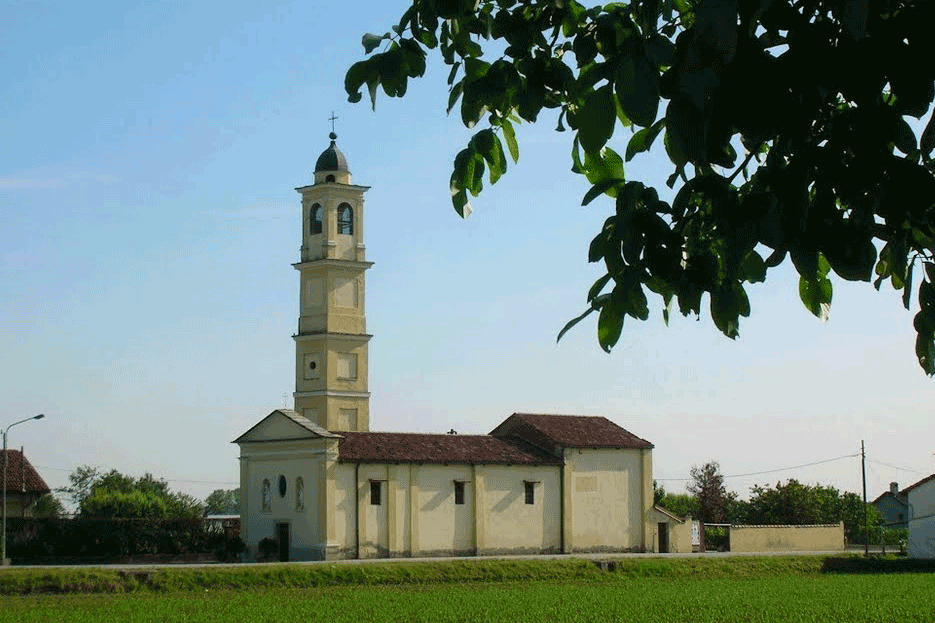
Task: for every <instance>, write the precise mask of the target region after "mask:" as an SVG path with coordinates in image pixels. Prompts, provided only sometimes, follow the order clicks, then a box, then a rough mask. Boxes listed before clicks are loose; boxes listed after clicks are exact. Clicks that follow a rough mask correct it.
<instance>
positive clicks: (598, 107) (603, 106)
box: [575, 84, 617, 153]
mask: <svg viewBox="0 0 935 623" xmlns="http://www.w3.org/2000/svg"><path fill="white" fill-rule="evenodd" d="M575 119H576V120H577V122H578V139H579V140H580V142H581V147H582V148H583V149H584V151H585V153H587V152H592V153H596V152H597V151H599V150H600V149H601V147H603V146H604V145H605V144H606V143H607V141H608V140H609V139H610V137H611V136H612V135H613V133H614V124H615V123H616V119H617V117H616V113H615V112H614V94H613V91H612V89H611V86H610V85H609V84H606V85H604V86H602V87H600V88H599V89H597V90H595V91H592V92H591V93H589V94H588V95H587V96H586V97H585V100H584V105H583V106H582V107H581V109H580V110H579V111H578V112H577V114H576V115H575Z"/></svg>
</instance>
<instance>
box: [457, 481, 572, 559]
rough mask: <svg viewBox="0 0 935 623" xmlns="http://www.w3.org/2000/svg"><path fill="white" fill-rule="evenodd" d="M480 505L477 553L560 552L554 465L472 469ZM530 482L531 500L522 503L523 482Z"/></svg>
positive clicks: (558, 495)
mask: <svg viewBox="0 0 935 623" xmlns="http://www.w3.org/2000/svg"><path fill="white" fill-rule="evenodd" d="M476 471H477V473H478V474H479V475H480V477H479V478H478V479H477V480H478V481H482V484H483V499H484V503H483V504H482V506H481V508H482V511H483V512H481V514H480V517H479V519H478V521H479V522H481V527H480V530H479V532H482V533H483V535H484V538H483V539H480V540H479V542H478V554H497V553H543V552H558V551H560V549H561V538H562V536H561V489H560V487H559V477H560V476H559V468H558V467H557V466H540V467H536V466H528V467H519V466H515V467H508V466H503V465H483V466H478V467H477V469H476ZM526 481H529V482H531V483H533V485H532V486H533V492H534V499H533V503H532V504H526V497H525V494H526V490H525V482H526Z"/></svg>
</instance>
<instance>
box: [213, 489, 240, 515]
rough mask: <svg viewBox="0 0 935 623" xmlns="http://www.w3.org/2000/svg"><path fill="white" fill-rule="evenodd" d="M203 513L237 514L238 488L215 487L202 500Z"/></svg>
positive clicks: (238, 509)
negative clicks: (203, 500)
mask: <svg viewBox="0 0 935 623" xmlns="http://www.w3.org/2000/svg"><path fill="white" fill-rule="evenodd" d="M204 507H205V515H239V514H240V489H215V490H214V491H212V492H211V493H210V494H209V495H208V497H206V498H205V502H204Z"/></svg>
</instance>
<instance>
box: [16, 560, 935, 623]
mask: <svg viewBox="0 0 935 623" xmlns="http://www.w3.org/2000/svg"><path fill="white" fill-rule="evenodd" d="M403 566H407V565H403ZM329 567H330V568H331V569H332V571H331V574H332V581H331V582H330V584H329V583H328V582H321V583H319V584H317V585H315V586H313V587H306V588H301V587H298V586H296V582H297V581H298V579H299V578H300V577H305V578H306V579H309V576H307V575H304V576H303V574H304V573H306V570H307V569H309V568H314V569H327V568H329ZM363 567H367V568H368V569H362V568H363ZM408 567H409V570H408V571H406V572H405V573H402V574H400V573H399V569H400V566H399V565H397V566H395V567H394V566H393V565H373V566H371V565H360V566H353V567H337V568H336V566H331V565H328V566H321V567H318V566H315V567H288V566H287V567H268V568H265V569H262V568H261V569H256V568H254V569H253V570H250V569H246V570H236V571H233V572H232V571H224V570H218V575H219V576H225V575H228V574H230V573H239V574H241V575H240V576H238V577H237V580H236V581H232V580H230V578H229V579H228V580H226V581H223V582H217V581H216V582H214V583H211V582H210V581H209V575H210V573H211V572H210V571H200V572H197V574H196V575H191V572H189V571H186V570H178V573H181V575H182V576H186V575H187V577H185V579H184V580H179V579H176V581H175V582H171V581H168V580H165V579H164V581H163V583H162V584H158V583H154V582H152V580H153V578H151V579H150V582H149V583H139V584H137V585H132V586H129V587H127V586H125V587H123V588H119V589H116V590H118V591H127V590H129V592H107V593H89V594H74V593H66V594H28V595H16V596H6V597H2V598H0V621H17V622H28V621H43V622H46V621H48V622H55V621H69V622H71V621H82V622H84V621H87V622H89V623H96V622H104V621H115V622H117V621H119V622H121V623H123V622H127V621H160V622H164V621H219V622H221V621H223V622H225V623H229V622H232V621H238V622H239V621H251V622H263V621H270V622H272V621H275V622H277V623H286V622H291V621H297V622H298V621H301V622H303V623H304V622H314V621H329V622H333V623H343V622H345V621H348V622H350V621H354V622H360V621H364V622H369V621H374V622H381V621H407V622H408V621H414V622H420V621H425V622H429V621H431V622H436V621H437V622H447V621H511V622H514V621H515V622H526V621H537V622H538V621H555V622H563V621H569V622H571V621H575V622H587V621H627V622H631V621H632V622H635V623H639V622H644V621H645V622H653V623H667V622H675V621H680V622H681V621H686V622H688V621H691V622H701V623H703V622H722V621H723V622H728V621H729V622H734V621H751V622H753V621H763V622H767V621H769V622H772V621H779V622H783V621H790V622H806V621H816V622H818V621H821V622H824V621H832V622H834V621H841V622H851V621H899V622H903V621H935V574H933V573H931V572H920V571H918V570H916V571H913V570H911V569H906V568H904V567H899V566H889V567H887V566H886V565H882V566H881V565H877V566H876V567H872V566H866V565H864V566H861V563H859V562H857V563H854V564H844V565H839V566H838V567H839V568H838V571H840V570H844V571H856V572H844V573H841V572H829V565H828V564H827V561H823V560H822V559H809V558H806V557H797V558H783V559H775V558H774V559H756V558H753V559H746V560H743V561H739V560H737V561H735V560H725V559H721V560H699V559H692V560H687V561H682V560H674V561H669V560H666V561H652V560H640V561H634V562H629V561H628V562H627V563H626V564H625V565H624V566H623V568H622V569H620V570H618V571H616V572H613V573H603V572H600V571H597V570H596V567H594V565H593V564H591V563H586V562H581V561H559V563H547V562H533V563H525V562H524V563H509V562H507V563H505V564H500V563H497V562H493V561H492V562H478V563H447V564H446V563H425V564H424V565H420V564H417V563H410V564H408ZM592 568H593V569H592ZM830 568H832V569H833V568H835V566H834V565H831V566H830ZM887 568H888V569H889V570H891V571H893V570H895V571H899V572H896V573H885V572H884V573H879V572H878V571H880V570H883V571H885V570H887ZM343 569H347V572H346V573H350V574H355V573H356V574H360V573H361V572H363V574H364V575H363V576H360V575H358V577H357V580H358V581H357V582H356V583H354V582H351V581H350V580H349V576H345V575H344V573H345V571H343ZM446 569H447V571H445V570H446ZM870 571H877V572H870ZM274 572H278V573H279V579H280V580H281V584H279V585H274V584H271V583H270V582H272V581H274V579H275V575H270V574H271V573H274ZM4 573H9V572H4ZM4 573H0V578H3V576H4ZM13 573H26V572H24V571H18V570H13ZM205 574H208V575H205ZM405 575H408V576H410V579H409V581H402V577H403V576H405ZM495 575H499V576H500V578H501V579H499V580H496V581H492V580H491V579H490V578H491V577H492V576H495ZM516 575H523V576H526V577H527V578H531V579H522V578H519V577H515V578H513V579H507V578H510V576H516ZM368 577H369V580H368ZM250 578H253V579H254V580H257V581H256V582H252V585H253V587H250V585H251V580H250ZM485 578H487V579H485ZM216 579H217V578H215V580H216ZM6 586H7V587H8V588H9V586H10V584H9V582H7V584H6ZM283 586H285V587H283ZM182 587H184V588H182Z"/></svg>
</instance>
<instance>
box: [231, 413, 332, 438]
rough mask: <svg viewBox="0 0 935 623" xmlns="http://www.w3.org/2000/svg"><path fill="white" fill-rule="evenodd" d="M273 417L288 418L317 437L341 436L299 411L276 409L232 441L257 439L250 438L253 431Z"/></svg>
mask: <svg viewBox="0 0 935 623" xmlns="http://www.w3.org/2000/svg"><path fill="white" fill-rule="evenodd" d="M272 418H285V419H287V420H290V421H292V422H293V423H295V424H298V425H299V427H301V428H302V429H304V430H305V431H307V432H309V433H312V436H315V437H331V438H334V439H337V438H339V437H340V435H336V434H334V433H332V432H330V431H327V430H325V429H324V428H322V427H321V426H319V425H317V424H315V423H314V422H312V421H311V420H309V419H308V418H306V417H305V416H304V415H300V414H299V413H297V412H296V411H293V410H292V409H276V410H275V411H273V412H272V413H270V414H269V415H267V416H266V417H265V418H263V419H262V420H260V421H259V422H257V423H256V424H254V425H253V427H251V428H250V430H248V431H247V432H245V433H244V434H243V435H241V436H240V437H238V438H237V439H235V440H234V441H233V442H231V443H244V442H248V441H256V440H251V439H249V437H250V436H251V433H253V432H254V431H256V430H258V429H260V428H262V427H263V426H264V425H265V424H266V423H267V422H269V421H270V419H272ZM277 441H281V440H277Z"/></svg>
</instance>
